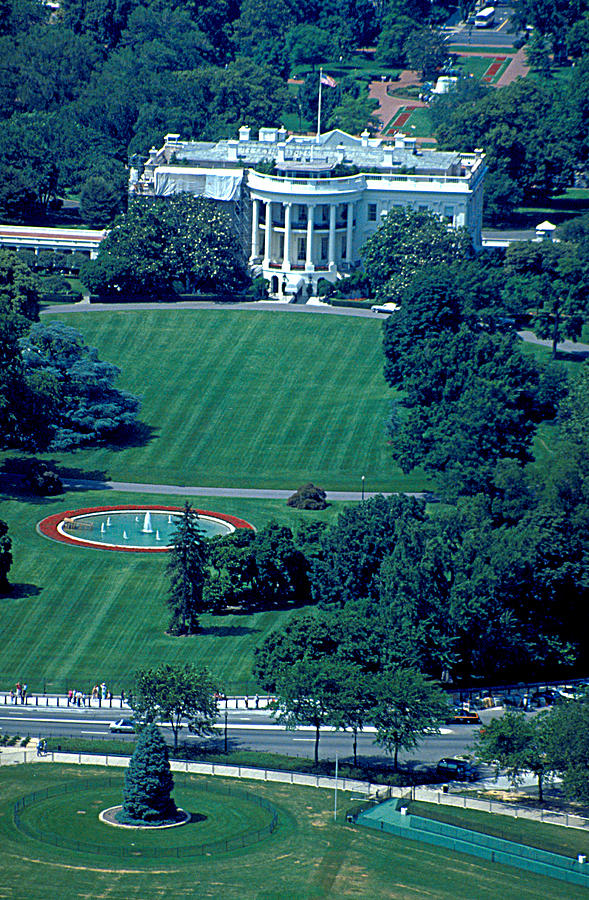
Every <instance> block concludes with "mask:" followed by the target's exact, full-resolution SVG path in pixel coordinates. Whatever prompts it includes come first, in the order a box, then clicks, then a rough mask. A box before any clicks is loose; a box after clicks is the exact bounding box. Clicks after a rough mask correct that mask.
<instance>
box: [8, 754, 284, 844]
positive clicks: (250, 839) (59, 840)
mask: <svg viewBox="0 0 589 900" xmlns="http://www.w3.org/2000/svg"><path fill="white" fill-rule="evenodd" d="M126 761H127V760H126ZM97 787H119V788H120V787H121V779H120V778H114V777H109V778H101V779H96V778H87V779H84V780H83V781H81V782H77V783H69V782H68V783H66V784H57V785H52V786H50V787H47V788H45V789H44V790H41V791H35V792H34V793H32V794H27V795H26V796H25V797H21V799H20V800H18V801H17V802H16V803H15V804H14V807H13V819H14V824H15V825H16V827H17V828H18V829H19V830H20V831H22V832H23V834H26V835H27V836H28V837H31V838H35V839H37V840H40V841H43V842H44V843H49V844H52V845H53V846H55V847H67V848H68V849H69V850H77V851H79V852H81V853H88V854H92V855H96V854H98V855H104V856H109V857H118V858H124V859H129V858H130V857H133V858H143V859H148V858H157V859H161V858H162V857H173V858H181V857H190V856H202V855H203V854H205V853H220V852H223V851H228V850H237V849H238V848H240V847H248V846H250V845H251V844H255V843H258V842H259V841H261V840H263V839H264V837H266V836H268V835H271V834H272V833H273V832H274V831H275V829H276V825H277V824H278V811H277V810H276V807H275V806H273V805H272V803H270V802H269V801H268V800H266V799H265V798H264V797H258V796H256V795H254V794H248V793H247V792H246V791H236V790H235V789H234V788H230V787H226V786H221V785H210V784H207V783H206V782H203V783H202V784H199V786H198V789H199V790H204V791H207V792H210V793H215V794H222V795H223V796H227V797H238V798H241V799H242V800H247V802H248V803H254V804H255V805H256V806H259V807H261V808H262V809H265V810H267V811H268V812H269V813H270V814H271V819H270V822H269V823H268V824H267V825H264V826H263V827H262V828H257V829H251V830H249V831H245V832H243V834H238V835H235V836H234V837H231V838H226V839H224V840H218V841H212V842H211V843H208V844H196V845H195V844H190V845H188V846H185V847H162V846H161V845H158V846H157V847H154V848H138V847H136V846H133V847H120V846H116V845H114V846H106V845H102V844H100V842H90V841H77V840H72V839H70V838H65V837H60V835H58V834H56V833H55V832H53V831H42V830H41V829H38V828H34V827H33V826H31V825H30V824H29V823H27V822H24V821H23V820H22V816H21V813H22V812H23V810H25V809H27V808H28V807H29V806H32V805H34V804H35V803H39V802H41V801H42V800H47V799H49V798H50V797H57V796H61V795H62V794H73V793H78V792H80V791H84V790H91V789H95V788H97Z"/></svg>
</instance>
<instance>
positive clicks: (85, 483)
mask: <svg viewBox="0 0 589 900" xmlns="http://www.w3.org/2000/svg"><path fill="white" fill-rule="evenodd" d="M63 483H64V484H66V485H67V486H68V487H69V488H70V489H71V490H78V491H121V492H123V493H130V494H172V495H174V496H182V497H233V498H237V499H241V500H288V498H289V497H290V496H291V495H292V494H294V492H295V490H296V488H292V489H289V490H279V489H276V490H274V489H271V488H230V487H210V486H208V487H191V486H187V485H181V484H152V483H149V482H145V483H140V482H135V481H92V480H89V479H88V480H87V479H85V478H64V479H63ZM381 493H382V492H381V491H364V492H362V491H327V499H328V500H330V501H332V502H335V501H338V500H357V501H360V500H362V499H363V498H368V497H376V496H378V495H379V494H381ZM404 493H405V496H407V497H418V498H420V499H428V498H429V497H430V496H431V495H430V494H428V493H424V492H420V491H407V492H404ZM385 496H391V494H390V493H389V494H387V493H386V492H385Z"/></svg>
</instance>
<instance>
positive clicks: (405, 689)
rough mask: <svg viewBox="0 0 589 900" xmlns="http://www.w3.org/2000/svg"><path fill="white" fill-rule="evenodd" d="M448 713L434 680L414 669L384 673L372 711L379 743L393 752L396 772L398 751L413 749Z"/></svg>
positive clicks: (433, 731) (436, 728)
mask: <svg viewBox="0 0 589 900" xmlns="http://www.w3.org/2000/svg"><path fill="white" fill-rule="evenodd" d="M447 714H448V699H447V697H446V694H444V692H443V691H442V690H441V689H440V688H439V687H437V685H436V684H435V682H433V681H430V680H429V679H427V678H425V677H424V676H423V675H422V674H421V673H420V672H417V671H416V670H414V669H403V668H398V669H395V670H393V671H387V672H384V673H383V674H382V676H381V678H380V682H379V684H378V687H377V693H376V705H375V707H374V710H373V712H372V717H373V721H374V724H375V726H376V743H377V744H379V745H380V746H381V747H383V748H384V749H385V750H386V751H387V753H392V755H393V766H394V769H395V771H396V770H397V769H398V765H399V750H412V749H413V748H414V747H417V746H418V744H419V741H420V739H421V738H423V737H424V735H426V734H432V733H435V732H436V731H437V730H438V728H439V726H440V725H441V724H442V722H443V721H444V719H445V717H446V716H447Z"/></svg>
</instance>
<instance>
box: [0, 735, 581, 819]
mask: <svg viewBox="0 0 589 900" xmlns="http://www.w3.org/2000/svg"><path fill="white" fill-rule="evenodd" d="M33 761H34V762H57V763H63V764H66V765H67V764H68V763H69V764H71V763H74V764H76V765H89V766H126V765H128V762H129V757H127V756H118V755H115V754H98V753H96V754H95V753H65V752H63V753H60V752H53V751H50V752H49V753H47V754H45V755H44V756H41V757H37V751H36V750H17V749H11V751H10V754H8V755H6V756H5V755H4V754H3V753H0V766H2V765H13V764H15V763H24V762H33ZM170 766H171V767H172V771H174V772H188V773H191V774H194V775H220V776H223V777H224V778H248V779H251V780H254V781H277V782H282V783H285V784H298V785H306V786H309V787H316V788H325V789H327V790H333V789H334V788H335V786H336V780H335V778H333V777H332V776H329V775H304V774H302V773H300V772H278V771H275V770H272V769H257V768H254V767H253V766H229V765H223V764H221V763H205V762H200V763H199V762H188V761H186V762H185V761H183V760H170ZM337 787H338V789H339V790H343V791H349V792H355V793H358V794H364V795H365V796H367V797H368V796H370V797H374V798H376V799H378V800H382V799H385V798H387V799H388V798H398V799H405V800H419V801H422V802H424V803H436V804H440V805H442V806H455V807H456V806H457V807H461V808H463V809H473V810H478V811H480V812H489V813H494V814H495V815H499V816H511V817H512V818H514V819H518V818H519V819H530V820H532V821H535V822H544V823H545V824H548V825H559V826H563V827H567V828H587V827H589V819H588V818H585V817H583V816H577V815H574V814H573V813H555V812H552V811H551V810H547V809H530V808H528V807H525V806H516V805H514V804H511V803H501V802H500V801H498V800H477V799H475V798H472V797H464V796H462V795H460V794H446V793H444V792H442V791H437V790H431V788H418V787H392V786H388V785H383V784H372V783H371V782H368V781H358V780H356V779H352V778H338V779H337ZM356 812H357V809H355V810H354V813H356Z"/></svg>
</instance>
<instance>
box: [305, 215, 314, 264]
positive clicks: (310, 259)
mask: <svg viewBox="0 0 589 900" xmlns="http://www.w3.org/2000/svg"><path fill="white" fill-rule="evenodd" d="M314 219H315V207H314V206H311V205H309V206H307V258H306V260H305V269H307V270H311V271H312V270H313V268H314V266H313V225H314Z"/></svg>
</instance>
